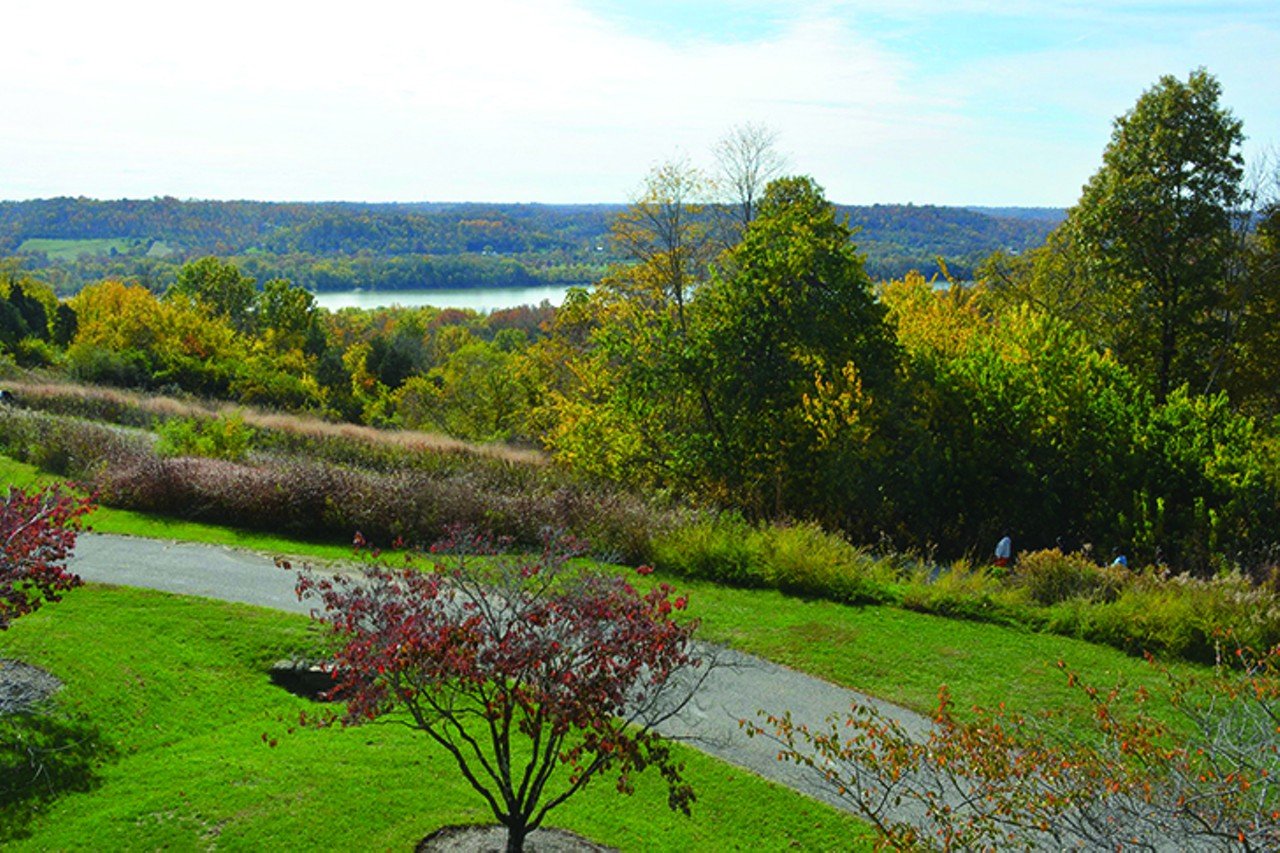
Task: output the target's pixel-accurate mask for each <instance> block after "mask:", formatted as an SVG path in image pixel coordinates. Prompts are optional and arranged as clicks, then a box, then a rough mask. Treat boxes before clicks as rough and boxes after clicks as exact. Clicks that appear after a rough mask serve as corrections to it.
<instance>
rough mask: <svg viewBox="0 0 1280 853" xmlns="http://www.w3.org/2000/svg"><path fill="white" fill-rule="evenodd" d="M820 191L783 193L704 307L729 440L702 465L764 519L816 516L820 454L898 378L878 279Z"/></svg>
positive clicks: (802, 182)
mask: <svg viewBox="0 0 1280 853" xmlns="http://www.w3.org/2000/svg"><path fill="white" fill-rule="evenodd" d="M851 237H852V231H851V230H850V228H849V227H848V225H847V224H845V223H843V222H841V221H839V220H837V218H836V213H835V208H834V207H833V206H832V205H831V203H830V202H828V201H827V199H826V198H825V196H824V195H823V191H822V188H821V187H819V186H818V185H817V183H815V182H814V181H813V179H811V178H808V177H793V178H782V179H779V180H776V181H773V182H772V183H770V184H769V186H768V187H767V188H766V190H765V193H764V196H763V197H762V198H761V199H760V203H759V206H758V208H757V215H756V217H755V219H753V220H752V222H751V223H750V225H748V226H747V228H746V229H745V231H744V232H743V238H742V242H741V243H739V244H738V245H737V246H736V247H735V248H734V249H732V250H731V251H730V252H729V253H728V255H727V257H726V258H725V263H724V268H725V269H726V270H727V272H725V273H723V274H717V275H715V276H713V278H712V281H711V282H710V283H709V284H708V285H707V286H706V288H705V289H704V291H703V292H702V293H701V294H700V295H699V298H698V300H697V301H696V303H695V308H696V309H697V321H698V322H697V325H698V335H699V342H698V355H697V360H698V362H699V364H698V366H697V367H696V369H695V374H696V375H698V376H700V377H701V380H702V382H703V384H704V387H705V388H706V389H707V393H708V395H709V397H710V408H711V410H712V411H714V412H715V413H716V417H717V419H718V424H719V428H718V430H717V431H716V432H715V433H711V434H709V435H708V436H707V438H708V439H709V440H710V441H711V442H712V443H711V445H710V446H709V447H708V453H707V458H706V460H705V462H704V465H705V470H706V472H707V476H709V477H712V478H714V479H715V480H718V483H711V484H709V485H710V486H711V487H712V492H713V493H716V492H719V493H720V494H719V496H720V497H721V499H723V500H725V501H726V502H731V503H734V504H737V505H740V506H744V507H746V508H747V509H749V510H750V511H751V512H753V513H754V514H756V515H760V516H780V515H811V514H812V511H813V510H814V508H815V507H817V506H820V505H821V504H823V503H825V502H826V501H827V500H828V498H829V496H818V495H815V494H812V493H811V492H812V491H813V489H814V487H815V486H816V485H817V484H818V482H819V481H820V476H819V474H820V472H819V468H820V467H821V466H822V465H823V463H824V462H825V461H829V460H827V457H826V455H825V454H824V453H823V452H822V451H823V450H824V449H826V448H828V447H830V446H831V444H832V439H835V438H836V437H837V434H838V433H840V432H842V431H846V430H852V431H854V432H863V429H864V428H865V426H866V425H865V424H862V425H858V424H857V422H858V421H859V420H860V419H861V418H863V417H864V416H865V415H866V413H867V410H868V408H869V402H870V395H871V394H873V393H876V392H877V391H878V390H879V389H882V388H884V386H885V385H886V383H887V382H888V380H889V379H890V378H891V376H892V373H893V365H894V358H895V349H894V346H893V344H892V341H891V336H890V334H889V329H888V326H887V325H886V324H885V311H884V308H883V307H882V306H880V305H879V304H878V303H877V302H876V300H875V299H874V297H873V294H872V289H871V279H870V278H869V277H868V275H867V273H866V271H865V270H864V269H863V264H862V259H861V257H860V256H859V255H858V254H857V250H856V249H855V247H854V245H853V243H852V242H851V239H850V238H851Z"/></svg>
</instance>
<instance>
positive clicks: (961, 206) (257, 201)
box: [0, 194, 1071, 210]
mask: <svg viewBox="0 0 1280 853" xmlns="http://www.w3.org/2000/svg"><path fill="white" fill-rule="evenodd" d="M62 198H65V199H73V200H81V199H84V200H88V201H100V202H124V201H160V200H164V199H173V200H174V201H177V202H180V203H184V204H185V203H202V202H213V203H226V204H237V203H243V204H300V205H317V206H318V205H325V204H352V205H368V206H377V205H387V206H397V205H399V206H409V205H422V204H431V205H490V206H493V207H522V206H524V207H627V206H628V205H630V204H632V202H630V201H479V200H461V201H458V200H451V199H450V200H441V199H418V200H413V201H405V200H394V201H393V200H383V199H375V200H372V201H367V200H362V199H341V198H329V199H316V200H313V201H303V200H299V199H278V198H179V197H178V196H172V195H152V196H145V197H143V196H124V197H120V198H104V197H100V196H90V195H83V194H81V195H67V194H64V195H55V196H40V197H36V198H0V204H24V203H26V202H37V201H54V200H56V199H62ZM828 200H829V201H830V202H831V203H832V204H834V205H835V206H837V207H948V208H957V209H963V210H1066V209H1067V208H1068V207H1070V206H1071V205H1051V204H939V203H935V202H913V201H873V202H846V201H840V200H839V199H828Z"/></svg>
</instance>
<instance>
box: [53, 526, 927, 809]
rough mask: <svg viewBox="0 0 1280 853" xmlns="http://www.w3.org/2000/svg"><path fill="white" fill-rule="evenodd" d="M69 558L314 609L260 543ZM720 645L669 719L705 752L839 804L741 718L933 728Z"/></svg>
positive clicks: (226, 595)
mask: <svg viewBox="0 0 1280 853" xmlns="http://www.w3.org/2000/svg"><path fill="white" fill-rule="evenodd" d="M299 562H300V561H299ZM70 565H71V568H72V569H73V570H74V571H75V572H76V573H78V574H79V575H80V576H81V577H83V578H84V579H85V580H90V581H99V582H102V583H111V584H121V585H125V586H139V587H147V588H150V589H158V590H163V591H165V592H173V593H178V594H180V595H198V596H205V597H208V598H217V599H222V600H224V601H238V602H243V603H245V604H256V605H259V606H262V607H271V608H275V609H277V610H287V611H290V612H293V613H309V612H310V611H311V608H312V603H311V602H310V601H307V602H299V601H298V599H297V596H296V595H295V594H294V577H293V575H292V574H291V573H289V572H286V571H282V570H281V569H278V568H276V567H275V565H274V564H273V561H272V558H271V557H269V556H267V555H265V554H258V553H254V552H252V551H242V550H238V549H234V548H227V547H222V546H216V545H202V544H195V543H185V542H169V541H161V540H153V539H140V538H133V537H126V536H110V535H103V534H95V533H85V534H81V536H80V537H79V539H78V541H77V544H76V553H75V557H74V559H73V560H72V562H71V564H70ZM714 653H715V655H716V657H717V659H718V662H717V666H716V667H715V668H714V669H713V670H712V672H711V673H710V674H709V675H708V677H707V679H706V681H705V683H704V684H703V686H702V689H701V690H699V692H698V694H697V695H696V697H695V699H694V701H693V702H692V703H691V704H690V706H688V707H686V708H685V709H684V711H683V713H682V715H681V716H680V717H679V718H678V719H676V720H672V721H670V722H669V723H668V724H667V725H665V726H664V727H663V731H664V733H666V734H668V735H670V736H673V737H681V738H691V739H693V741H694V745H695V746H697V747H698V748H700V749H702V750H703V751H705V752H708V753H710V754H712V755H715V756H717V757H719V758H722V759H724V760H725V761H728V762H731V763H733V764H736V765H738V766H740V767H744V768H747V769H749V770H751V771H753V772H755V773H757V774H759V775H761V776H764V777H765V778H768V779H772V780H774V781H777V782H780V783H782V784H784V785H787V786H789V787H791V788H794V789H796V790H798V791H802V792H804V793H806V794H809V795H810V796H813V797H815V798H817V799H820V800H823V801H825V802H828V803H831V804H832V805H835V806H837V807H839V808H847V804H844V803H841V802H840V800H839V799H838V798H837V797H836V796H835V795H834V793H832V792H830V791H828V790H827V789H826V788H825V787H824V786H823V785H821V784H815V782H814V780H813V779H812V777H806V776H805V775H804V774H803V773H802V772H801V770H800V769H799V768H797V767H795V766H794V765H791V764H784V763H782V762H780V761H778V760H777V752H778V747H777V745H776V744H775V743H773V742H771V741H770V740H769V739H767V738H760V737H757V738H747V737H746V735H745V734H743V733H742V731H741V730H740V728H739V725H738V721H739V720H741V719H749V720H756V719H757V711H760V710H767V711H771V712H774V713H781V712H782V711H785V710H790V711H791V714H792V717H793V718H794V719H795V720H796V721H797V722H803V723H808V724H809V725H811V726H816V725H819V724H820V723H821V722H822V721H823V720H824V719H825V718H826V717H827V716H828V715H829V714H831V713H833V712H844V711H847V710H848V709H849V706H850V702H851V701H854V700H856V701H858V702H859V703H863V704H872V705H875V706H876V707H877V708H878V709H880V711H881V712H882V713H885V714H886V715H892V716H893V717H894V718H896V719H898V720H899V721H900V722H901V723H902V725H903V726H904V727H906V728H907V730H908V731H911V732H913V733H923V732H925V731H927V729H928V728H929V725H930V723H929V721H928V720H927V719H926V718H924V717H921V716H920V715H918V714H914V713H912V712H910V711H905V710H903V709H901V708H898V707H896V706H893V705H889V704H888V703H884V702H881V701H880V700H878V699H873V698H872V697H869V696H866V695H863V694H860V693H857V692H855V691H853V690H847V689H845V688H843V687H838V686H836V685H834V684H831V683H829V682H826V681H823V680H821V679H818V678H814V677H812V676H809V675H805V674H804V673H801V672H797V671H795V670H792V669H788V668H786V667H782V666H778V665H777V664H774V663H771V662H769V661H766V660H764V659H762V658H758V657H754V656H752V655H747V654H743V653H741V652H737V651H733V650H731V649H723V648H716V649H714Z"/></svg>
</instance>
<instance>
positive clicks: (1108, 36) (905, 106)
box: [0, 0, 1280, 206]
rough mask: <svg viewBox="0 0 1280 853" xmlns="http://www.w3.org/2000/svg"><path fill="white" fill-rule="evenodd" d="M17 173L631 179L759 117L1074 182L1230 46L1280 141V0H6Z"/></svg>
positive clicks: (515, 191)
mask: <svg viewBox="0 0 1280 853" xmlns="http://www.w3.org/2000/svg"><path fill="white" fill-rule="evenodd" d="M0 26H2V27H3V31H4V32H5V39H4V41H3V45H0V198H3V199H24V198H37V197H47V196H54V195H85V196H91V197H97V198H122V197H127V198H146V197H151V196H158V195H173V196H177V197H179V198H222V199H225V198H250V199H270V200H325V199H349V200H368V201H381V200H392V201H420V200H432V201H463V200H477V201H513V202H514V201H542V202H588V201H619V202H620V201H626V200H628V199H629V198H631V197H632V196H633V195H634V192H635V190H636V189H637V187H638V186H639V184H640V182H641V180H642V178H643V176H644V174H645V173H646V172H647V171H648V170H649V168H650V167H651V166H653V165H654V164H655V163H657V162H659V161H661V160H664V159H668V158H671V157H673V156H685V157H687V158H689V159H690V160H691V161H693V162H695V163H706V162H707V161H708V160H709V157H708V152H709V151H710V149H711V147H712V146H713V144H714V142H715V141H716V139H718V138H719V137H721V136H722V135H723V134H724V133H725V132H726V131H727V130H728V129H729V128H731V127H732V126H734V125H736V124H741V123H743V122H748V121H752V122H760V123H764V124H767V125H769V126H771V127H773V128H774V129H776V130H777V132H778V134H779V137H780V140H781V148H782V149H783V150H784V151H785V152H786V153H787V155H788V157H789V160H790V164H791V167H792V170H793V171H796V172H804V173H808V174H811V175H813V176H814V177H815V178H816V179H817V180H818V182H819V183H821V184H822V185H824V186H825V187H826V189H827V194H828V196H829V197H830V198H832V199H833V200H836V201H841V202H848V203H872V202H908V201H910V202H916V203H938V204H993V205H997V204H1010V205H1053V206H1066V205H1069V204H1072V203H1073V202H1074V201H1075V200H1076V198H1077V197H1078V195H1079V192H1080V186H1081V184H1083V182H1084V181H1085V180H1087V178H1088V177H1089V175H1090V174H1092V172H1093V171H1094V170H1096V168H1097V166H1098V164H1099V162H1100V157H1101V153H1102V149H1103V147H1104V146H1105V145H1106V143H1107V140H1108V138H1109V137H1110V133H1111V122H1112V119H1113V118H1114V117H1115V116H1116V115H1118V114H1120V113H1123V112H1124V111H1125V110H1127V109H1129V108H1130V107H1131V106H1132V105H1133V102H1134V101H1135V100H1136V99H1137V97H1138V96H1139V95H1140V94H1141V93H1142V91H1143V90H1144V89H1146V88H1148V87H1150V86H1151V85H1152V84H1153V83H1154V82H1155V81H1156V80H1157V79H1158V78H1159V77H1160V76H1161V75H1162V74H1175V75H1177V76H1179V77H1181V78H1184V79H1185V78H1186V76H1187V74H1188V72H1190V71H1191V70H1192V69H1193V68H1195V67H1197V66H1204V67H1206V68H1207V69H1209V71H1211V72H1212V73H1214V74H1215V75H1217V77H1218V79H1219V80H1220V81H1221V83H1222V86H1223V90H1224V96H1223V103H1224V104H1225V105H1227V106H1229V107H1230V108H1231V109H1232V110H1233V111H1234V112H1235V113H1236V115H1237V116H1238V117H1240V118H1241V119H1243V120H1244V126H1245V133H1246V134H1247V135H1248V137H1249V140H1248V142H1247V143H1246V147H1245V153H1246V156H1249V157H1255V156H1256V155H1257V153H1258V152H1259V151H1261V150H1263V149H1274V148H1276V147H1280V86H1277V85H1276V81H1277V80H1280V0H1239V2H1232V0H1206V2H1191V0H1185V2H1180V1H1179V0H1165V2H1155V0H1080V2H1069V0H1004V2H983V0H956V2H943V0H892V1H890V0H848V2H840V0H831V2H782V0H708V1H707V2H676V1H675V0H650V2H629V1H624V0H451V2H437V0H413V2H404V1H403V0H362V2H353V0H344V2H328V0H311V1H310V2H277V0H253V2H248V0H220V2H216V3H214V2H208V0H195V2H174V0H164V2H150V0H116V2H102V0H93V2H78V0H77V2H71V0H0Z"/></svg>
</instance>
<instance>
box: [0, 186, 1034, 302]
mask: <svg viewBox="0 0 1280 853" xmlns="http://www.w3.org/2000/svg"><path fill="white" fill-rule="evenodd" d="M624 209H625V208H624V206H622V205H480V204H459V205H438V204H437V205H413V204H402V205H385V204H384V205H360V204H334V203H328V204H278V203H265V202H214V201H179V200H177V199H172V198H161V199H150V200H122V201H97V200H93V199H71V198H56V199H41V200H35V201H23V202H0V253H7V254H14V253H21V256H22V257H23V259H24V265H25V266H26V268H27V269H28V270H30V271H31V272H32V274H33V275H35V276H37V277H38V278H40V279H41V280H42V281H45V282H46V283H48V284H50V285H51V286H53V287H54V288H55V289H56V290H57V291H58V292H59V293H63V294H71V293H74V292H76V291H77V290H79V289H80V288H81V287H83V286H85V285H87V284H91V283H93V282H95V281H100V280H102V279H103V278H107V277H114V278H121V279H129V280H133V281H137V282H138V283H141V284H143V285H144V286H147V287H149V288H151V289H153V290H155V291H157V292H163V290H164V289H165V288H166V287H168V286H169V285H170V284H172V283H173V281H174V280H175V279H176V276H177V271H178V269H180V268H181V266H182V264H184V263H186V262H187V261H191V260H197V259H199V258H200V257H203V256H206V255H211V254H212V255H218V256H219V257H224V258H228V259H234V260H235V261H236V263H237V264H239V265H242V266H249V267H252V274H253V275H255V276H256V277H257V278H258V279H259V280H263V281H265V280H266V279H268V278H274V277H288V278H289V279H290V280H292V281H293V282H294V283H295V284H298V285H299V286H302V287H306V288H309V289H311V290H334V289H351V288H355V287H363V288H366V289H380V290H397V289H406V288H432V287H460V286H461V287H494V286H522V285H525V284H530V283H532V284H543V283H564V284H587V283H590V282H593V281H595V280H597V279H599V278H600V277H601V276H602V275H603V274H604V271H605V269H606V268H607V266H608V265H609V264H612V263H617V262H620V261H623V260H625V257H626V256H625V254H624V253H621V252H620V251H619V250H618V246H617V245H616V244H615V243H614V241H613V240H612V239H610V233H611V231H610V229H611V222H612V220H613V218H614V217H616V216H617V215H618V214H619V213H621V212H622V211H623V210H624ZM840 213H841V215H846V216H848V217H849V218H850V220H851V221H852V222H854V223H856V224H857V225H858V227H859V228H861V231H860V236H859V244H860V249H861V251H862V252H863V253H864V254H865V255H866V257H867V263H868V267H869V269H870V270H871V271H872V272H873V274H875V275H876V276H878V277H885V278H887V277H893V276H901V275H903V274H905V273H906V272H907V271H908V270H911V269H919V270H922V271H924V272H925V273H926V274H930V275H931V274H933V273H934V272H936V271H938V269H939V267H938V261H937V259H938V258H939V257H942V258H945V259H946V262H947V263H948V264H949V265H950V267H951V269H952V272H953V273H954V274H956V275H958V276H960V277H962V278H966V279H968V278H971V277H972V273H973V270H974V269H975V268H976V265H977V264H978V263H979V262H980V261H981V260H982V259H983V258H985V257H986V256H987V255H989V254H990V253H991V252H992V251H994V250H996V249H1005V250H1009V251H1015V252H1017V251H1022V250H1025V249H1029V248H1031V247H1033V246H1035V245H1038V244H1039V243H1040V242H1041V241H1042V240H1043V239H1044V236H1045V234H1046V233H1047V232H1048V230H1049V228H1050V224H1049V223H1047V222H1046V221H1044V220H1039V219H1022V218H1018V217H1015V216H1012V215H1007V213H1008V212H1004V211H1002V212H1001V215H999V216H996V215H988V214H986V213H981V212H974V211H970V210H965V209H963V208H944V207H934V206H927V205H925V206H913V205H872V206H865V207H841V208H840ZM36 239H39V240H48V239H54V240H73V241H74V240H90V239H112V240H119V241H121V245H120V246H117V247H114V248H112V249H109V250H106V251H86V252H85V253H83V254H77V250H76V249H75V247H74V246H73V245H72V246H68V247H67V250H66V251H65V252H48V253H46V252H44V251H42V250H41V248H40V244H32V245H28V244H27V241H28V240H36Z"/></svg>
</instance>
